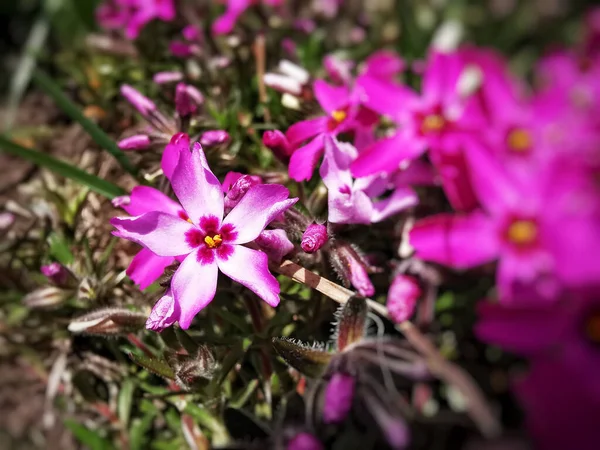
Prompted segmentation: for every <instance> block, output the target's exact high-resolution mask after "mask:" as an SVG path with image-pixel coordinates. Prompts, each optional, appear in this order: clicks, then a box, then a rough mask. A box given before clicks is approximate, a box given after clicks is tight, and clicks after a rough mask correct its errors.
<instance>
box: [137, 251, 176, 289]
mask: <svg viewBox="0 0 600 450" xmlns="http://www.w3.org/2000/svg"><path fill="white" fill-rule="evenodd" d="M174 261H175V259H174V258H173V257H172V256H158V255H155V254H154V253H152V252H151V251H150V250H148V249H147V248H143V249H141V250H140V251H139V252H138V254H137V255H135V257H134V258H133V259H132V260H131V264H129V267H128V268H127V275H128V276H129V278H131V279H132V280H133V281H134V282H135V284H137V285H139V286H140V289H141V290H142V291H143V290H144V289H146V288H147V287H148V286H150V285H151V284H152V283H154V282H155V281H156V280H158V279H159V278H160V277H161V275H162V274H163V273H164V271H165V269H166V268H167V267H169V266H170V265H171V264H173V262H174Z"/></svg>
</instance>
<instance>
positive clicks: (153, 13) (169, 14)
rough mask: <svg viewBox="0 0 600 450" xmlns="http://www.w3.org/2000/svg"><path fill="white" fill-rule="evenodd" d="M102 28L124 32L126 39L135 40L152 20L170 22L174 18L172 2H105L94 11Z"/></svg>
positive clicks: (136, 0) (162, 0) (148, 0)
mask: <svg viewBox="0 0 600 450" xmlns="http://www.w3.org/2000/svg"><path fill="white" fill-rule="evenodd" d="M96 18H97V20H98V23H99V24H100V26H102V27H103V28H106V29H108V30H121V29H122V30H124V31H125V36H126V37H127V39H135V38H137V37H138V35H139V34H140V31H141V30H142V28H144V27H145V26H146V24H148V23H149V22H151V21H152V20H154V19H159V20H162V21H164V22H170V21H171V20H173V19H174V18H175V4H174V1H173V0H105V1H104V3H102V4H101V5H100V6H99V7H98V9H97V10H96Z"/></svg>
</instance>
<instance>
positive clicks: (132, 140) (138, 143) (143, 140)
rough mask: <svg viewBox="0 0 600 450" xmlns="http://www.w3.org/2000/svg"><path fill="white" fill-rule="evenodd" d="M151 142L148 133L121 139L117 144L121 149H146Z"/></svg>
mask: <svg viewBox="0 0 600 450" xmlns="http://www.w3.org/2000/svg"><path fill="white" fill-rule="evenodd" d="M150 144H151V141H150V137H149V136H148V135H146V134H136V135H134V136H130V137H128V138H125V139H121V140H120V141H119V143H118V144H117V145H118V146H119V148H120V149H121V150H145V149H147V148H148V147H149V146H150Z"/></svg>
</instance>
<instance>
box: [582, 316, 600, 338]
mask: <svg viewBox="0 0 600 450" xmlns="http://www.w3.org/2000/svg"><path fill="white" fill-rule="evenodd" d="M585 334H586V336H587V337H588V338H589V339H590V340H591V341H592V342H594V343H597V344H600V312H598V311H596V312H594V313H592V315H591V316H589V317H588V318H587V319H586V321H585Z"/></svg>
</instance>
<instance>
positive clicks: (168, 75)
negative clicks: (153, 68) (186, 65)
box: [152, 71, 183, 84]
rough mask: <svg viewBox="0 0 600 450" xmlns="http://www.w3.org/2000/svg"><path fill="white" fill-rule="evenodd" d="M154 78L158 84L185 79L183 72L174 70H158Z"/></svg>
mask: <svg viewBox="0 0 600 450" xmlns="http://www.w3.org/2000/svg"><path fill="white" fill-rule="evenodd" d="M152 80H153V81H154V82H155V83H156V84H166V83H175V82H177V81H181V80H183V73H181V72H177V71H173V72H157V73H155V74H154V77H152Z"/></svg>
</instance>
